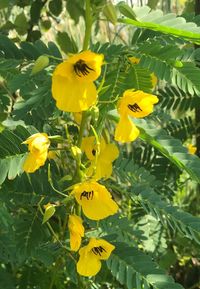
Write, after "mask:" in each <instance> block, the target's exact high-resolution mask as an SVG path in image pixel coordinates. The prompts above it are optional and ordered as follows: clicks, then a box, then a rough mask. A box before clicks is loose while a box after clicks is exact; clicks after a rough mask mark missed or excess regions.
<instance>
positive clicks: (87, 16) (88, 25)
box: [83, 0, 92, 50]
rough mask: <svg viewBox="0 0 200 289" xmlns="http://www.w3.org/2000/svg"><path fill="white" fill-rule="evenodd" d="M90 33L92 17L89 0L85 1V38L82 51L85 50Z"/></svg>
mask: <svg viewBox="0 0 200 289" xmlns="http://www.w3.org/2000/svg"><path fill="white" fill-rule="evenodd" d="M91 32H92V15H91V7H90V0H85V38H84V42H83V50H87V49H88V46H89V43H90V37H91Z"/></svg>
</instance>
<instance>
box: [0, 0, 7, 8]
mask: <svg viewBox="0 0 200 289" xmlns="http://www.w3.org/2000/svg"><path fill="white" fill-rule="evenodd" d="M8 6H9V0H1V2H0V9H4V8H7V7H8Z"/></svg>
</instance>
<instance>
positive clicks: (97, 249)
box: [92, 246, 106, 256]
mask: <svg viewBox="0 0 200 289" xmlns="http://www.w3.org/2000/svg"><path fill="white" fill-rule="evenodd" d="M92 252H93V253H94V254H95V255H99V256H101V253H103V252H106V250H105V249H104V248H103V247H102V246H99V247H94V248H92Z"/></svg>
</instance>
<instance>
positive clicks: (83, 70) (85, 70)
mask: <svg viewBox="0 0 200 289" xmlns="http://www.w3.org/2000/svg"><path fill="white" fill-rule="evenodd" d="M90 70H93V71H94V69H92V68H90V67H89V66H88V65H87V64H86V63H85V61H84V60H82V59H80V60H78V61H77V62H76V63H75V64H74V71H75V73H76V75H78V76H79V77H81V76H82V75H83V76H85V75H88V74H89V73H90ZM81 74H82V75H81Z"/></svg>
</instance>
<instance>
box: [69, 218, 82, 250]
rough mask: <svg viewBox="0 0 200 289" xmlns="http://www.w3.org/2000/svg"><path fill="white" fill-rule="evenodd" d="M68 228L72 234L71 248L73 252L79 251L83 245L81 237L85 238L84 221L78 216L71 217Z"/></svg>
mask: <svg viewBox="0 0 200 289" xmlns="http://www.w3.org/2000/svg"><path fill="white" fill-rule="evenodd" d="M68 228H69V232H70V248H71V250H72V251H78V249H79V247H80V245H81V237H83V236H84V227H83V225H82V219H81V218H80V217H79V216H77V215H69V220H68Z"/></svg>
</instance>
